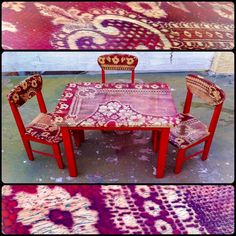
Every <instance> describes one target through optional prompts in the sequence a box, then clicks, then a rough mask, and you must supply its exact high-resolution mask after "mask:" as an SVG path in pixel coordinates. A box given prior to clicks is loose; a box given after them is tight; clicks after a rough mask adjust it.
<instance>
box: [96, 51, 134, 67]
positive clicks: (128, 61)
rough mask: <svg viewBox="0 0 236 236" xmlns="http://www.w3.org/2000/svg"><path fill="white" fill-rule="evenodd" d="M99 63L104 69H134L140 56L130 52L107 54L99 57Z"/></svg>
mask: <svg viewBox="0 0 236 236" xmlns="http://www.w3.org/2000/svg"><path fill="white" fill-rule="evenodd" d="M98 64H99V65H100V67H101V68H102V69H104V70H134V69H135V67H136V66H137V64H138V58H137V57H135V56H132V55H128V54H107V55H102V56H100V57H98Z"/></svg>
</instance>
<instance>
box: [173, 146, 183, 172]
mask: <svg viewBox="0 0 236 236" xmlns="http://www.w3.org/2000/svg"><path fill="white" fill-rule="evenodd" d="M184 155H185V149H179V150H178V153H177V156H176V161H175V170H174V172H175V174H179V173H180V172H181V170H182V166H183V163H184Z"/></svg>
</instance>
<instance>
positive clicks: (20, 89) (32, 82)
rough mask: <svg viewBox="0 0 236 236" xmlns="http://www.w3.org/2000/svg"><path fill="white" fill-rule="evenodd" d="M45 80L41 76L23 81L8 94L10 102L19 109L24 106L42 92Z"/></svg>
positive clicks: (34, 76) (33, 76)
mask: <svg viewBox="0 0 236 236" xmlns="http://www.w3.org/2000/svg"><path fill="white" fill-rule="evenodd" d="M42 85H43V80H42V77H41V76H40V75H37V74H36V75H32V76H30V77H28V78H27V79H25V80H23V81H22V82H21V83H20V84H19V85H17V86H16V87H15V88H13V89H12V90H11V92H10V93H9V94H8V100H9V101H10V102H11V103H14V104H15V105H16V106H17V107H20V106H22V105H23V104H24V103H25V102H26V101H27V100H28V99H31V98H32V97H34V96H35V95H36V94H37V93H38V92H40V91H41V89H42Z"/></svg>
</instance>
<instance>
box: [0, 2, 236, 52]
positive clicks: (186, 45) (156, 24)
mask: <svg viewBox="0 0 236 236" xmlns="http://www.w3.org/2000/svg"><path fill="white" fill-rule="evenodd" d="M2 9H3V10H2V32H3V34H2V44H3V48H4V49H38V50H48V49H80V50H88V49H89V50H94V49H96V50H114V49H115V50H139V49H148V50H163V49H164V50H165V49H174V50H189V49H194V50H195V49H196V50H204V49H233V47H234V4H233V3H232V2H211V1H208V2H207V1H205V2H199V1H193V2H191V1H189V2H175V1H174V2H173V1H158V2H154V1H153V2H129V1H127V2H126V1H125V2H123V1H120V2H114V1H111V2H105V1H104V2H100V1H99V2H72V1H71V2H69V1H68V2H65V1H64V2H56V1H55V2H37V1H36V2H4V3H3V4H2Z"/></svg>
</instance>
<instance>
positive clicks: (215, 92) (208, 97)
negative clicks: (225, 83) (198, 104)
mask: <svg viewBox="0 0 236 236" xmlns="http://www.w3.org/2000/svg"><path fill="white" fill-rule="evenodd" d="M186 85H187V88H188V90H189V91H190V92H191V93H192V94H194V95H196V96H198V97H199V98H201V99H203V100H204V101H206V102H207V103H209V104H210V105H212V106H216V105H219V104H221V103H223V102H224V100H225V93H224V91H223V89H221V88H220V87H219V86H217V85H216V84H214V83H213V82H211V81H209V80H207V79H205V78H203V77H202V76H200V75H193V74H189V75H187V77H186Z"/></svg>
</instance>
